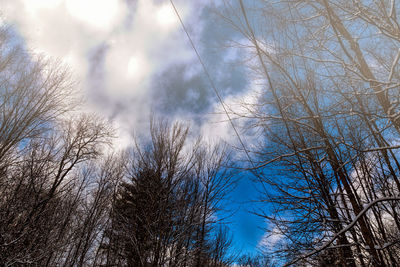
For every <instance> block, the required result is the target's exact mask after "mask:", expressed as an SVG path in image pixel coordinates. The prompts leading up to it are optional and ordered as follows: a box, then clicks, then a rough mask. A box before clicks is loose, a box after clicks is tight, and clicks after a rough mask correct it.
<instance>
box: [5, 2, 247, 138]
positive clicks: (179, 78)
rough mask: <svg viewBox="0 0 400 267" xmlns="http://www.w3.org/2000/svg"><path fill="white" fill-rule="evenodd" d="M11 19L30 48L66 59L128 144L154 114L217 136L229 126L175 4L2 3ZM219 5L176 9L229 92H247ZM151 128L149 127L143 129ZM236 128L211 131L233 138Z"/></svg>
mask: <svg viewBox="0 0 400 267" xmlns="http://www.w3.org/2000/svg"><path fill="white" fill-rule="evenodd" d="M1 2H2V10H3V17H4V20H5V21H6V22H8V23H11V25H13V27H15V29H16V31H17V32H18V34H20V35H21V36H22V38H23V39H24V40H25V43H26V46H27V47H28V48H29V49H31V50H33V51H34V52H35V53H43V54H45V55H49V56H51V57H53V58H58V59H61V60H62V61H64V62H65V63H66V64H67V65H68V66H69V67H70V69H71V70H72V72H73V74H74V76H75V78H76V79H77V80H78V81H79V84H80V87H81V88H80V89H81V92H82V93H83V94H84V95H85V97H86V98H87V99H88V104H87V107H85V109H89V110H94V111H96V112H98V113H101V114H102V115H104V116H106V117H108V118H110V119H113V121H114V123H115V124H116V125H117V127H118V128H119V132H120V135H121V136H122V138H123V139H124V140H127V139H129V137H128V136H129V134H130V133H131V132H132V131H133V130H134V131H135V132H136V133H138V132H139V133H140V129H143V128H145V129H147V128H148V127H147V125H145V124H147V122H148V119H149V116H150V114H151V113H155V114H156V115H157V114H163V115H164V116H165V115H167V116H169V117H170V118H172V119H174V118H180V119H184V120H187V121H189V122H191V124H192V125H193V124H196V125H193V127H199V128H201V129H202V130H201V131H202V132H203V133H204V134H205V135H209V134H210V132H209V131H208V130H210V129H211V128H213V127H210V126H209V125H207V124H210V123H211V124H215V123H216V122H219V121H221V116H220V115H215V116H212V115H211V114H214V113H216V112H220V111H221V110H220V107H219V105H217V98H216V97H215V93H214V92H213V90H212V88H211V86H210V83H209V81H208V80H207V79H206V76H205V75H204V71H203V69H202V68H201V65H200V64H199V62H198V60H197V58H196V57H195V54H194V52H193V50H192V48H191V47H190V45H189V42H188V40H187V37H186V35H185V34H184V32H183V31H182V28H181V25H180V24H179V20H178V19H177V17H176V15H175V13H174V11H173V9H172V7H171V5H170V3H169V1H160V0H85V1H81V0H13V1H6V0H2V1H1ZM210 3H211V1H183V0H176V3H175V4H176V6H177V8H178V10H179V12H180V15H181V16H182V18H183V20H184V22H185V24H186V26H187V28H188V29H189V31H190V33H191V36H192V38H193V39H194V41H195V43H196V45H197V46H198V49H199V51H200V53H201V55H202V57H203V59H204V61H205V62H206V64H207V67H208V69H209V71H210V73H211V76H212V78H213V80H214V81H215V83H216V85H217V87H218V89H219V90H220V93H221V95H222V96H223V97H224V98H225V97H229V99H230V100H232V96H236V95H242V94H243V93H244V89H245V88H246V84H247V81H246V76H245V75H244V73H245V71H244V70H243V67H241V66H240V65H239V64H236V63H235V62H236V61H237V58H238V57H240V51H239V50H235V49H226V48H224V45H226V43H227V40H230V39H235V38H236V37H237V36H236V33H235V32H234V31H233V30H230V29H229V28H227V27H226V25H224V24H223V21H222V20H221V18H219V17H218V15H217V14H216V13H215V11H216V10H217V9H215V3H214V4H210ZM143 126H144V127H143ZM226 127H229V124H227V123H225V124H220V125H218V127H215V129H216V130H215V131H213V133H212V134H211V135H212V136H213V137H223V138H224V139H229V138H230V136H231V131H229V130H228V129H226Z"/></svg>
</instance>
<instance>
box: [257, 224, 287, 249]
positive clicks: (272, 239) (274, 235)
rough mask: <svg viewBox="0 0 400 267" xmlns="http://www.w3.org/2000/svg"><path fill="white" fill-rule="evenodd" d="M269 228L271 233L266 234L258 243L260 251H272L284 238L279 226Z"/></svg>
mask: <svg viewBox="0 0 400 267" xmlns="http://www.w3.org/2000/svg"><path fill="white" fill-rule="evenodd" d="M269 228H270V229H269V230H270V231H268V232H266V233H265V234H264V235H263V236H262V238H261V239H260V241H259V242H258V247H259V248H260V249H272V248H274V247H275V246H276V245H277V244H279V242H280V241H282V240H283V238H284V235H283V234H282V232H281V231H280V230H279V228H278V227H277V226H273V225H272V224H269ZM271 228H272V230H271Z"/></svg>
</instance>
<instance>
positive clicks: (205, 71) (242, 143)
mask: <svg viewBox="0 0 400 267" xmlns="http://www.w3.org/2000/svg"><path fill="white" fill-rule="evenodd" d="M170 3H171V5H172V7H173V9H174V11H175V14H176V16H177V17H178V19H179V22H180V23H181V26H182V28H183V30H184V31H185V33H186V36H187V38H188V39H189V42H190V45H191V46H192V48H193V50H194V52H195V53H196V56H197V59H198V60H199V62H200V64H201V66H202V67H203V70H204V73H205V74H206V76H207V79H208V81H209V82H210V85H211V87H212V88H213V90H214V93H215V95H216V96H217V98H218V100H219V102H220V104H221V106H222V108H223V110H224V112H225V114H226V116H227V117H228V120H229V122H230V124H231V126H232V128H233V130H234V132H235V134H236V136H237V138H238V140H239V142H240V144H241V146H242V147H243V150H244V151H245V153H246V156H247V158H248V159H249V161H250V163H251V165H252V167H253V168H255V167H256V166H255V164H254V162H253V161H252V159H251V157H250V154H249V151H248V150H247V148H246V146H245V145H244V142H243V140H242V138H241V137H240V135H239V132H238V131H237V129H236V126H235V124H234V123H233V121H232V118H231V116H230V115H229V113H228V110H227V109H226V106H225V103H224V101H223V100H222V97H221V95H220V94H219V92H218V89H217V87H216V86H215V83H214V81H213V79H211V75H210V73H209V72H208V70H207V67H206V65H205V64H204V62H203V60H202V58H201V56H200V54H199V52H198V50H197V48H196V46H195V44H194V42H193V40H192V38H191V37H190V34H189V32H188V30H187V29H186V26H185V24H184V23H183V20H182V18H181V16H180V15H179V12H178V10H177V8H176V6H175V4H174V2H173V0H170Z"/></svg>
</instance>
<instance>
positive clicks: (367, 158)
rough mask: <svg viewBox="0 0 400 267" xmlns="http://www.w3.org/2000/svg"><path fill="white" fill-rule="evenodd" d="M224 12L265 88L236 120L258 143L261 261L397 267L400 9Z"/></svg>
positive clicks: (394, 4)
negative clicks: (263, 234) (266, 257)
mask: <svg viewBox="0 0 400 267" xmlns="http://www.w3.org/2000/svg"><path fill="white" fill-rule="evenodd" d="M226 7H227V8H228V15H227V16H226V19H227V21H228V22H229V23H231V24H233V25H234V26H235V28H236V29H238V30H239V31H240V32H241V33H242V34H243V36H244V37H245V38H246V43H245V45H246V48H247V49H248V48H250V50H247V52H249V56H250V57H251V60H248V61H247V62H250V64H253V65H251V67H252V69H253V70H254V71H255V72H254V73H255V75H257V78H258V82H259V83H260V84H261V85H262V88H261V89H260V90H259V91H258V92H257V102H256V103H249V104H246V103H243V105H244V106H245V109H244V110H246V113H244V114H237V115H238V116H244V117H246V118H250V119H251V120H252V122H254V124H253V126H254V127H255V128H256V129H258V130H259V133H261V142H260V143H259V149H258V150H256V151H254V152H255V153H253V154H252V155H253V156H254V157H253V161H254V165H253V166H255V167H254V168H253V170H254V173H255V175H256V176H257V177H258V178H257V179H258V181H259V182H260V189H261V190H264V198H263V199H262V201H264V203H265V207H266V209H265V212H264V213H263V214H261V216H263V217H264V218H266V219H267V221H268V226H269V228H268V229H267V230H268V231H269V233H270V235H269V237H267V238H266V242H268V240H269V245H267V246H266V247H265V253H267V254H268V253H273V254H274V257H275V259H277V260H278V263H280V264H282V265H283V264H288V265H292V264H294V265H295V266H363V267H364V266H400V206H399V204H400V177H399V176H400V156H399V150H398V149H399V148H400V146H399V138H400V101H399V100H400V99H399V96H400V75H399V58H400V51H399V42H400V26H399V25H400V22H399V19H398V11H399V2H398V1H347V0H343V1H342V0H315V1H303V0H297V1H257V0H256V1H251V4H249V2H247V1H241V0H240V1H239V4H238V6H237V9H234V8H233V6H229V5H227V6H226ZM238 14H240V15H238ZM229 15H231V16H229ZM232 15H234V16H232ZM233 112H234V111H233Z"/></svg>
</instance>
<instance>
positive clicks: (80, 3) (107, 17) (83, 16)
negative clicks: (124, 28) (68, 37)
mask: <svg viewBox="0 0 400 267" xmlns="http://www.w3.org/2000/svg"><path fill="white" fill-rule="evenodd" d="M46 1H50V0H46ZM65 5H66V8H67V10H68V12H69V14H70V15H71V16H72V17H74V18H76V19H77V20H79V21H81V22H84V23H85V24H86V25H88V26H89V27H92V28H94V29H97V30H101V31H109V30H111V29H113V28H114V27H115V26H116V25H117V24H119V23H120V22H121V18H123V17H124V15H125V13H126V12H124V11H123V10H124V9H126V6H125V5H124V2H122V0H66V3H65Z"/></svg>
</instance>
